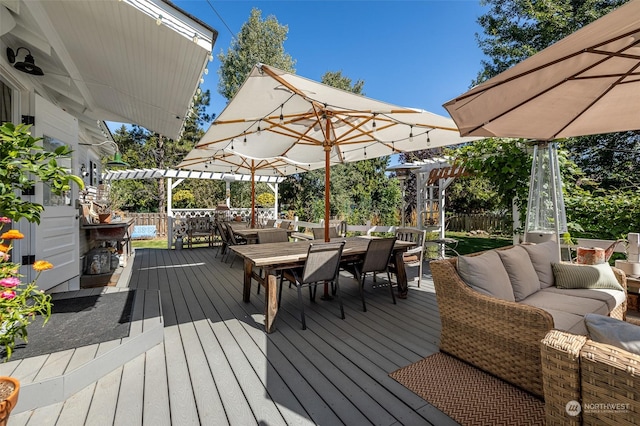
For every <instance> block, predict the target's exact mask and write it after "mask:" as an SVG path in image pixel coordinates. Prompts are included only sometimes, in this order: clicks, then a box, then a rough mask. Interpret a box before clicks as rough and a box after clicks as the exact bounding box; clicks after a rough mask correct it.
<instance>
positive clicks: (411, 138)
mask: <svg viewBox="0 0 640 426" xmlns="http://www.w3.org/2000/svg"><path fill="white" fill-rule="evenodd" d="M409 142H413V126H411V130H409Z"/></svg>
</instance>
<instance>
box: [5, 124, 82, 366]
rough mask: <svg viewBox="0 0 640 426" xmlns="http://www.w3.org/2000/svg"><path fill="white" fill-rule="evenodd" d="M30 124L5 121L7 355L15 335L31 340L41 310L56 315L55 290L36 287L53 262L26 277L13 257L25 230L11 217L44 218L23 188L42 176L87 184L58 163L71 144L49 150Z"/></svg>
mask: <svg viewBox="0 0 640 426" xmlns="http://www.w3.org/2000/svg"><path fill="white" fill-rule="evenodd" d="M29 127H30V126H27V125H22V124H19V125H17V126H16V125H14V124H13V123H4V124H3V125H2V126H0V225H1V226H0V229H2V230H3V233H2V235H0V240H1V241H0V346H3V347H4V349H5V354H6V359H7V360H8V359H9V358H10V357H11V353H12V351H13V348H14V347H15V344H16V339H18V338H20V339H23V340H24V341H26V340H27V327H28V326H29V324H31V323H32V322H33V321H34V320H35V318H36V315H37V314H40V315H42V316H43V317H44V322H45V323H46V322H47V320H48V319H49V317H50V316H51V296H49V295H47V294H45V293H44V292H42V291H41V290H39V289H38V287H37V284H36V283H37V280H38V278H39V277H40V273H41V272H42V271H45V270H47V269H51V268H53V265H52V264H51V263H49V262H47V261H45V260H38V261H37V262H35V263H34V264H33V268H34V269H35V270H36V271H37V272H38V274H37V275H36V278H35V279H34V280H33V281H31V282H28V283H23V282H22V280H21V278H22V277H23V275H21V274H20V273H19V269H20V264H18V263H15V262H12V261H11V250H12V248H13V242H14V241H15V240H17V239H22V238H24V235H23V234H22V233H21V232H20V231H18V230H16V229H10V228H11V226H12V223H15V222H17V221H19V220H21V219H24V220H26V221H28V222H32V223H38V224H39V223H40V214H41V213H42V211H44V207H43V206H42V205H41V204H38V203H35V202H31V201H29V200H25V199H22V197H21V196H20V193H21V192H23V191H28V190H30V189H32V188H33V187H34V186H35V184H36V183H37V182H38V181H40V182H43V183H46V184H48V185H49V187H50V188H51V191H52V192H53V193H54V194H57V195H60V194H62V193H64V192H66V191H70V190H71V182H76V183H77V184H78V186H79V188H80V189H82V188H84V183H83V182H82V179H81V178H80V177H78V176H75V175H73V174H71V173H70V172H69V170H67V169H66V168H64V167H62V166H60V165H59V164H58V161H57V160H58V159H59V158H62V157H68V156H69V155H70V153H71V150H70V149H69V147H67V146H60V147H58V148H57V149H56V150H55V151H46V150H45V149H44V148H43V147H42V146H41V145H40V144H39V143H38V142H39V141H40V140H41V139H40V138H34V137H33V136H31V133H30V132H29Z"/></svg>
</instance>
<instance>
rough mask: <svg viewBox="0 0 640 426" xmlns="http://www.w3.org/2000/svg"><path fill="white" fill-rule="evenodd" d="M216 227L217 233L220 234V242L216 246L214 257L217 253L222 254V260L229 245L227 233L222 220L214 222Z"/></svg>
mask: <svg viewBox="0 0 640 426" xmlns="http://www.w3.org/2000/svg"><path fill="white" fill-rule="evenodd" d="M216 229H217V230H218V235H220V241H221V244H220V245H219V246H218V251H217V252H216V257H218V255H219V254H220V255H222V260H223V261H224V257H225V255H226V254H227V249H228V247H229V236H228V234H227V228H226V226H225V224H224V222H220V221H218V222H216Z"/></svg>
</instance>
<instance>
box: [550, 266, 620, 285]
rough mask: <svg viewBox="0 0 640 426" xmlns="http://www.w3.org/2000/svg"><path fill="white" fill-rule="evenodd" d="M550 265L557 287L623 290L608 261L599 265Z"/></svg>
mask: <svg viewBox="0 0 640 426" xmlns="http://www.w3.org/2000/svg"><path fill="white" fill-rule="evenodd" d="M552 267H553V275H554V278H555V281H556V287H558V288H566V289H575V288H608V289H612V290H620V291H624V289H623V288H622V286H621V285H620V283H618V280H617V279H616V276H615V274H614V273H613V270H611V266H609V264H608V263H602V264H600V265H578V264H575V263H553V264H552Z"/></svg>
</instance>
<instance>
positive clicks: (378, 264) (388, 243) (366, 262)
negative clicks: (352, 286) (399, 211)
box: [344, 237, 396, 312]
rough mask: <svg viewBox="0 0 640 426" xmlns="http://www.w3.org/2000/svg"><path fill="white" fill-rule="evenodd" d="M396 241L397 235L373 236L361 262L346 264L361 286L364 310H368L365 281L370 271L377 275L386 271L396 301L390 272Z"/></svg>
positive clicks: (394, 301)
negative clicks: (365, 297) (388, 236)
mask: <svg viewBox="0 0 640 426" xmlns="http://www.w3.org/2000/svg"><path fill="white" fill-rule="evenodd" d="M395 243H396V237H391V238H373V239H371V240H370V241H369V245H368V246H367V252H366V253H365V255H364V259H363V260H362V261H361V262H356V263H348V264H346V265H344V269H345V270H347V271H350V272H352V273H353V274H354V275H355V277H356V280H357V281H358V285H359V286H360V297H361V298H362V310H363V311H364V312H367V305H366V303H365V301H364V282H365V279H366V277H367V274H368V273H369V272H371V273H373V276H374V278H375V276H376V275H377V274H378V273H381V272H386V273H387V279H388V280H389V291H390V292H391V299H392V300H393V303H394V304H395V303H396V296H395V294H393V286H392V284H391V273H390V272H389V259H390V258H391V253H392V252H393V246H394V245H395Z"/></svg>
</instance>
